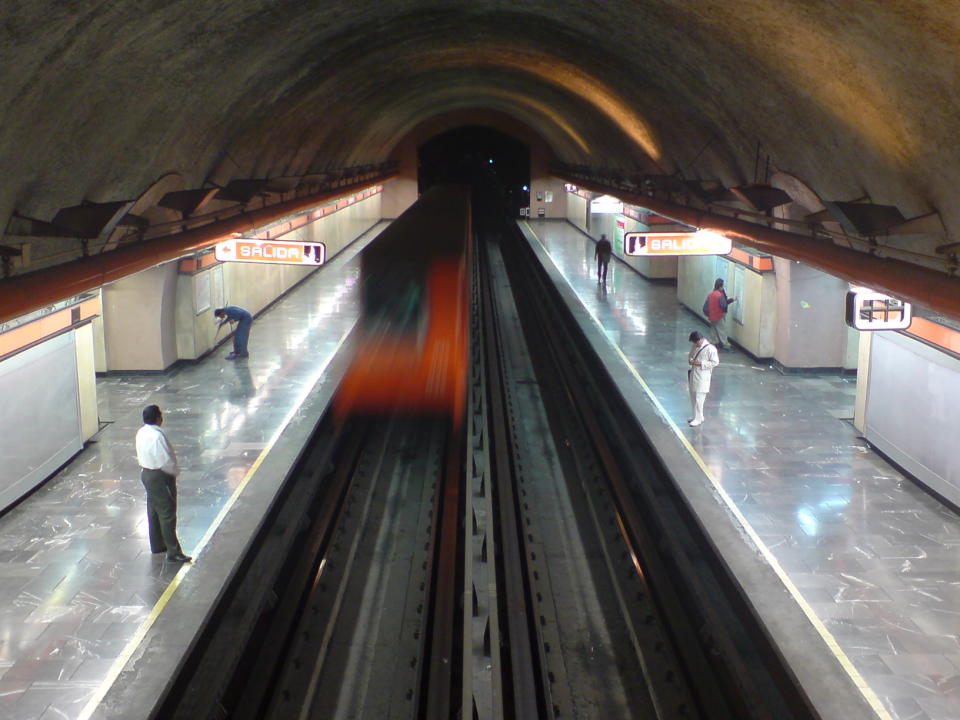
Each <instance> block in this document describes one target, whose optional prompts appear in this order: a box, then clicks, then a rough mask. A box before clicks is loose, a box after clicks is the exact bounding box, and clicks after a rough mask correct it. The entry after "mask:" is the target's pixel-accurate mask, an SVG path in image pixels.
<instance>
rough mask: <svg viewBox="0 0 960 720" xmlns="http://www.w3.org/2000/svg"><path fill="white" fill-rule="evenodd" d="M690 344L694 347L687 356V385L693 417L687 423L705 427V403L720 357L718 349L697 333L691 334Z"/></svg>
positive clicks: (692, 425) (691, 425)
mask: <svg viewBox="0 0 960 720" xmlns="http://www.w3.org/2000/svg"><path fill="white" fill-rule="evenodd" d="M690 342H691V344H692V347H691V348H690V355H689V356H687V363H688V364H689V365H690V369H689V370H687V385H688V386H689V389H690V407H692V408H693V417H692V418H690V420H688V421H687V422H688V423H689V424H690V427H698V426H699V425H703V401H704V400H706V399H707V393H708V392H710V376H711V375H713V369H714V368H715V367H716V366H717V365H719V364H720V356H719V355H718V354H717V349H716V348H715V347H714V346H713V345H711V344H710V343H709V342H708V341H707V339H706V338H705V337H704V336H703V335H701V334H700V333H698V332H696V331H694V332H692V333H690Z"/></svg>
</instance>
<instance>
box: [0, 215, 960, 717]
mask: <svg viewBox="0 0 960 720" xmlns="http://www.w3.org/2000/svg"><path fill="white" fill-rule="evenodd" d="M533 227H534V228H535V230H536V231H537V232H538V233H540V235H541V238H543V240H544V242H545V244H546V245H547V247H548V248H549V250H550V252H551V254H552V256H553V257H554V259H555V262H556V263H557V265H558V266H559V267H560V268H561V270H562V271H563V272H564V274H565V275H566V277H567V278H568V280H569V281H570V282H571V284H572V285H573V287H574V288H575V289H576V290H577V292H578V293H579V295H580V297H581V298H582V300H583V302H584V303H585V304H586V305H587V306H588V307H589V308H590V309H591V311H592V312H593V314H594V315H595V316H596V317H597V318H598V319H599V321H600V322H601V323H602V324H603V326H604V327H605V328H606V329H607V331H608V333H609V334H610V336H611V338H613V339H614V340H615V341H616V342H618V343H619V345H620V346H621V348H622V349H623V351H624V353H625V354H626V355H627V356H628V358H629V359H630V360H631V361H632V362H633V364H634V365H635V366H636V367H637V368H638V369H639V371H640V373H641V375H642V376H643V377H644V379H645V380H646V382H647V383H648V384H649V385H650V387H651V388H652V389H653V391H654V392H655V393H656V395H657V397H658V399H659V400H660V402H661V403H662V404H663V405H664V407H665V408H666V409H667V411H668V412H669V413H670V414H671V416H672V417H673V418H674V420H675V421H678V425H679V426H680V427H682V432H683V433H685V435H686V436H687V437H688V439H689V441H690V443H691V444H692V446H693V447H694V448H695V450H696V451H697V452H698V453H699V454H700V455H701V456H702V457H703V459H704V461H705V463H706V464H707V466H708V467H709V468H710V469H711V471H712V473H713V474H714V475H715V477H717V478H718V479H719V480H720V482H721V483H722V485H723V487H724V488H725V489H726V491H727V492H728V494H729V495H730V496H731V497H732V498H733V500H734V502H735V503H736V504H737V507H738V508H739V509H740V511H741V512H742V513H743V515H744V516H745V517H746V519H747V521H748V522H749V523H750V524H751V525H752V526H753V528H754V529H755V530H756V532H757V533H758V535H759V537H760V538H761V540H762V541H763V542H764V543H766V544H767V546H768V547H770V549H771V550H772V552H773V553H774V554H775V556H776V557H777V559H778V560H779V562H780V563H781V564H782V565H783V566H784V567H785V568H786V570H787V571H788V572H789V574H790V577H791V579H792V580H793V582H794V583H795V584H796V585H797V586H798V587H799V589H800V591H801V593H802V594H803V597H804V598H805V599H806V601H807V602H808V603H809V604H810V605H811V606H812V607H814V608H815V610H816V612H817V613H818V615H819V616H820V617H821V618H822V619H823V620H824V622H825V623H826V625H827V627H828V629H829V630H830V632H831V633H832V634H833V635H834V637H836V639H837V640H838V642H839V643H840V645H841V647H842V648H843V651H844V652H845V653H846V654H847V655H848V656H849V657H850V658H851V659H852V661H853V663H854V664H855V665H856V667H857V668H858V670H859V671H860V672H861V673H862V674H863V675H864V677H865V678H866V679H867V681H868V682H869V684H870V686H871V687H872V688H873V690H874V691H875V692H876V693H877V694H878V695H879V696H880V697H881V698H882V700H883V702H884V704H885V705H886V707H887V709H888V711H889V713H890V715H891V716H892V717H895V718H898V719H900V718H903V719H906V718H910V719H912V720H947V719H949V718H960V640H958V636H960V519H958V517H957V516H956V515H955V514H954V513H952V512H950V511H949V510H946V509H945V508H943V507H942V506H941V505H940V504H939V503H937V502H936V501H934V500H933V499H931V498H930V497H929V496H927V495H925V494H924V493H923V492H921V491H920V490H918V489H917V488H916V487H915V486H914V485H913V484H912V483H911V482H910V481H909V480H906V479H904V478H903V477H901V476H900V475H899V474H898V473H897V472H896V471H895V470H894V469H893V468H891V467H889V466H888V465H887V464H886V463H884V462H883V461H882V460H881V459H880V458H878V457H877V456H876V455H874V454H873V453H872V452H871V451H870V450H869V448H868V447H867V446H866V444H865V443H864V442H863V441H862V440H860V439H859V438H858V437H857V434H856V432H855V430H854V429H853V427H852V425H850V423H849V422H847V421H846V420H845V418H849V417H850V416H852V414H853V411H852V408H853V396H854V389H855V386H854V380H853V379H848V378H841V377H823V376H821V377H796V376H783V375H780V374H779V373H778V372H776V371H775V370H773V369H771V368H769V367H766V366H761V365H758V364H756V363H753V362H751V361H750V360H749V359H748V358H746V357H745V356H743V355H742V354H740V353H734V354H724V355H723V356H722V357H721V359H722V361H723V365H722V366H721V367H720V368H719V369H718V370H717V371H716V373H715V375H714V387H713V391H712V392H711V394H710V396H709V398H708V400H707V424H706V425H704V426H703V428H701V429H699V430H692V429H690V428H687V427H686V424H685V423H684V422H683V420H684V419H685V418H686V417H688V406H687V403H688V400H687V397H686V391H685V384H684V380H685V374H686V373H685V370H686V364H685V363H686V360H685V358H686V354H687V348H688V343H687V342H686V336H687V335H688V334H689V332H690V330H691V329H695V328H699V327H701V326H700V324H699V320H698V319H697V318H695V317H694V316H693V315H692V314H690V313H688V312H687V311H686V310H684V309H683V308H682V307H681V306H680V305H679V304H678V303H677V300H676V293H675V289H674V288H673V287H672V286H664V285H651V284H649V283H647V282H646V281H645V280H643V279H642V278H641V277H640V276H638V275H636V274H635V273H633V272H632V271H631V270H629V269H627V268H626V267H625V266H623V265H621V264H619V263H617V262H613V263H612V264H611V266H610V277H609V282H608V292H607V294H605V295H603V294H600V293H599V292H598V291H597V287H596V281H595V279H594V278H593V277H592V275H591V273H592V271H593V267H594V264H593V246H592V244H591V242H590V241H589V240H588V239H586V238H585V237H584V236H583V235H582V234H581V233H579V232H578V231H577V230H576V229H574V228H573V227H571V226H568V225H562V224H559V223H533ZM355 249H356V245H355V246H353V249H350V250H348V251H347V253H346V255H344V256H343V257H342V258H339V259H336V260H335V261H334V262H333V263H331V265H330V266H328V267H326V268H324V269H323V270H322V271H320V272H319V273H317V274H316V275H315V276H313V277H312V278H311V279H310V280H309V281H307V282H306V283H304V284H303V285H302V286H301V287H299V288H298V289H296V290H295V291H293V292H292V293H291V294H290V295H289V296H287V297H286V298H284V299H283V300H281V301H280V302H279V303H277V304H276V305H275V306H273V307H272V308H270V309H269V310H268V311H267V312H265V313H264V314H263V315H262V316H261V317H259V318H258V319H257V320H256V321H255V322H254V326H253V332H252V335H251V341H250V348H251V357H250V359H249V361H247V362H246V363H245V364H233V363H230V362H228V361H225V360H223V357H222V356H223V355H224V354H225V352H226V350H221V351H220V352H218V353H216V354H214V355H212V356H211V357H210V358H208V359H207V360H205V361H203V362H201V363H198V364H196V365H192V366H186V367H183V368H181V369H178V370H177V371H175V372H173V373H170V374H168V375H164V376H148V377H125V378H108V379H104V380H101V381H100V382H99V386H98V392H99V400H100V403H101V416H102V418H103V419H104V420H109V421H110V422H111V424H109V425H108V426H107V427H106V428H105V429H104V430H103V431H101V433H100V434H99V435H98V437H97V442H96V443H95V444H91V445H90V446H88V447H87V448H86V449H85V450H84V451H83V453H81V454H80V455H79V456H78V457H77V458H76V459H75V460H74V461H73V462H72V463H71V464H70V465H69V466H67V467H66V468H65V469H64V470H63V471H62V472H61V473H60V474H59V475H58V476H57V477H55V478H54V479H53V480H51V482H49V483H48V484H47V485H46V486H45V487H44V488H42V489H41V490H40V491H38V492H37V493H35V494H34V495H33V496H31V497H30V498H29V499H28V500H27V501H25V502H24V503H22V504H21V505H20V506H19V507H17V508H16V509H15V510H13V511H12V512H10V513H8V514H6V515H4V516H2V517H0V718H17V720H27V719H30V718H43V719H44V720H49V719H51V718H58V719H61V720H62V719H64V718H69V719H72V718H77V717H80V715H81V712H82V710H83V708H84V706H85V705H86V703H87V701H88V699H89V698H90V697H92V696H93V695H94V693H95V692H96V690H97V688H98V687H99V686H100V684H101V683H102V682H103V680H104V678H106V677H107V674H108V671H109V668H110V666H111V664H112V662H113V660H114V659H115V658H116V657H118V656H119V655H120V653H121V652H122V650H123V648H124V647H125V646H126V644H127V641H128V640H129V639H130V638H131V637H132V636H133V634H134V633H135V631H136V629H137V627H138V626H139V625H140V623H141V620H142V619H143V618H144V617H146V615H147V614H148V613H149V612H150V609H151V608H152V606H153V603H154V602H155V601H156V599H157V598H158V597H159V596H160V594H161V593H162V592H163V590H164V589H165V588H166V586H167V584H168V583H169V581H170V578H171V577H172V573H173V572H174V568H172V567H170V566H165V565H164V564H163V563H162V560H160V559H159V558H156V557H154V556H151V555H150V554H149V552H148V549H147V542H146V518H145V513H144V500H143V490H142V487H141V486H140V481H139V472H138V469H137V465H136V460H135V458H134V455H133V445H132V439H133V434H134V432H135V431H136V428H137V427H139V425H140V410H141V408H142V407H143V406H144V405H146V404H148V403H150V402H156V403H158V404H159V405H161V407H163V408H164V410H165V424H164V429H165V430H167V431H168V433H169V436H170V438H171V440H172V441H173V442H174V444H175V445H176V447H177V450H178V453H179V455H180V458H181V460H182V464H183V468H184V470H183V474H182V476H181V479H180V483H179V486H180V500H181V511H180V529H181V539H182V541H183V544H184V548H185V549H186V551H187V552H192V551H193V549H194V548H195V546H196V544H197V543H198V542H199V541H200V539H201V537H202V536H203V534H204V533H205V532H206V531H207V528H208V526H209V525H210V523H211V521H212V519H213V518H214V517H215V516H216V514H217V512H218V511H219V509H220V508H221V506H222V505H223V503H224V502H225V501H226V498H227V497H228V496H229V495H230V493H231V491H232V489H233V488H234V487H236V486H237V484H238V483H239V482H240V480H241V478H243V477H244V475H245V474H246V472H247V470H248V468H249V467H250V465H251V463H252V462H253V461H254V459H255V458H256V457H257V455H258V454H259V452H260V451H261V449H262V448H263V447H264V445H265V444H266V443H267V441H268V440H269V438H271V437H272V436H273V434H274V433H275V432H276V431H277V429H278V428H279V427H280V426H281V425H282V423H283V422H284V421H285V419H286V418H287V417H288V414H289V413H290V412H291V411H292V410H293V409H294V408H295V407H296V406H297V405H298V404H299V402H300V401H301V399H302V398H303V397H304V395H305V393H307V392H308V391H309V389H310V387H312V385H313V383H314V380H315V379H316V377H317V373H318V372H319V370H318V369H319V368H322V366H323V364H324V362H325V358H326V357H327V356H329V355H330V353H331V352H332V351H333V349H334V348H335V346H336V344H337V343H338V342H339V340H340V338H341V337H342V336H343V334H344V332H346V330H347V329H348V328H349V327H350V326H351V324H352V322H353V319H354V318H355V316H356V308H355V304H354V296H353V292H352V289H351V288H352V283H353V281H354V279H355V278H356V263H355V261H351V260H350V258H351V257H352V255H353V253H354V252H355ZM202 561H203V556H202V554H201V555H200V557H199V559H198V562H202Z"/></svg>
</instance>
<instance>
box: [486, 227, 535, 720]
mask: <svg viewBox="0 0 960 720" xmlns="http://www.w3.org/2000/svg"><path fill="white" fill-rule="evenodd" d="M480 245H481V247H480V248H478V255H479V256H480V258H481V273H480V276H481V278H483V283H482V285H481V307H482V314H483V318H484V324H485V327H484V331H483V342H484V361H485V364H486V367H487V373H488V379H487V382H488V388H489V391H488V395H487V403H488V418H489V422H490V431H491V432H490V445H491V448H492V452H493V454H492V458H491V460H492V463H491V472H492V481H493V484H494V500H495V508H496V509H495V512H496V529H497V537H498V543H497V545H498V549H499V550H500V552H501V556H500V558H499V559H500V564H499V567H498V571H499V572H500V573H502V577H503V582H502V583H498V585H499V587H500V588H501V590H502V592H501V613H500V614H501V617H502V618H503V619H504V621H505V622H503V624H502V625H501V629H502V630H505V635H506V644H507V648H508V653H506V657H503V656H501V657H502V659H503V660H504V665H505V666H506V667H505V670H506V669H507V667H508V668H509V672H508V675H507V677H505V678H504V681H503V695H504V697H503V704H504V708H505V712H506V713H509V712H510V711H511V710H512V712H513V715H512V716H511V715H509V714H507V717H514V718H518V719H519V720H528V719H530V718H538V717H545V716H546V715H547V708H548V707H549V705H548V703H547V701H546V698H545V696H544V695H545V692H546V688H545V687H544V685H543V683H542V682H540V681H539V680H538V672H537V671H536V668H537V667H538V665H539V663H538V653H537V652H536V651H535V649H534V631H533V627H532V624H533V623H534V619H533V618H532V616H531V607H530V601H529V592H530V589H529V584H528V580H527V577H526V572H525V570H524V547H523V540H522V536H523V530H522V528H521V527H520V520H519V517H518V514H517V503H518V502H519V499H518V498H517V496H516V487H515V483H514V480H513V467H512V462H511V457H510V452H509V448H510V442H509V440H508V438H507V427H508V425H509V417H508V415H507V412H506V407H505V401H504V396H503V393H504V388H503V383H504V377H503V368H502V363H501V359H500V357H499V346H500V343H499V342H498V334H499V329H498V327H497V325H496V319H495V318H496V315H495V313H494V311H493V297H492V288H491V287H490V274H489V271H488V270H487V269H486V267H487V259H486V248H485V247H484V246H483V244H482V243H481V244H480Z"/></svg>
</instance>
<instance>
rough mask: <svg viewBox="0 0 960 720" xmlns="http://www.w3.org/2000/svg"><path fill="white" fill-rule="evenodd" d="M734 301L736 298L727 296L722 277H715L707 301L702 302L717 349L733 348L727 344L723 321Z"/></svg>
mask: <svg viewBox="0 0 960 720" xmlns="http://www.w3.org/2000/svg"><path fill="white" fill-rule="evenodd" d="M736 301H737V299H736V298H728V297H727V292H726V290H724V289H723V278H717V280H716V282H715V283H713V292H711V293H710V294H709V295H707V301H706V302H705V303H704V304H703V311H704V313H705V314H706V316H707V320H709V321H710V326H711V327H712V328H713V332H714V333H715V334H716V336H717V349H718V350H733V348H731V347H730V345H729V339H728V338H727V333H726V332H725V330H724V327H723V323H724V320H725V319H726V317H727V308H728V307H730V305H731V304H732V303H735V302H736Z"/></svg>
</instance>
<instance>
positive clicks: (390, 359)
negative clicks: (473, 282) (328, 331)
mask: <svg viewBox="0 0 960 720" xmlns="http://www.w3.org/2000/svg"><path fill="white" fill-rule="evenodd" d="M471 226H472V222H471V206H470V188H469V187H468V186H466V185H438V186H435V187H433V188H431V189H429V190H428V191H427V192H425V193H424V194H423V196H422V197H421V198H420V199H419V200H418V201H417V202H416V203H414V204H413V205H412V206H411V207H410V208H409V209H407V211H406V212H404V213H403V214H402V215H401V216H400V217H399V218H397V219H396V220H395V221H394V222H393V223H392V224H391V225H390V226H389V227H388V228H387V229H386V230H384V231H383V232H382V233H380V235H379V236H377V238H376V239H374V240H373V242H371V243H370V245H369V246H367V248H366V249H365V250H364V251H363V254H362V255H361V258H360V284H361V287H360V298H361V300H360V320H359V323H358V326H357V329H356V331H355V332H354V337H353V339H352V343H353V360H352V363H351V366H350V368H349V369H348V371H347V373H346V375H345V377H344V379H343V381H342V382H341V384H340V387H339V388H338V390H337V394H336V397H335V399H334V411H335V413H336V414H337V416H338V418H340V419H343V418H345V417H347V416H349V415H383V414H388V413H393V412H401V413H410V414H417V415H440V416H447V417H449V418H450V419H451V420H452V422H453V424H454V425H455V426H459V425H460V423H461V421H462V418H463V414H464V411H465V406H466V388H467V373H468V369H469V364H470V359H469V335H468V333H469V313H470V293H469V290H470V267H471V264H470V258H471V252H472V227H471Z"/></svg>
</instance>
